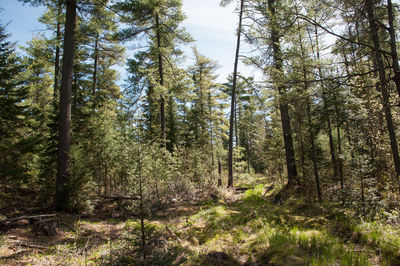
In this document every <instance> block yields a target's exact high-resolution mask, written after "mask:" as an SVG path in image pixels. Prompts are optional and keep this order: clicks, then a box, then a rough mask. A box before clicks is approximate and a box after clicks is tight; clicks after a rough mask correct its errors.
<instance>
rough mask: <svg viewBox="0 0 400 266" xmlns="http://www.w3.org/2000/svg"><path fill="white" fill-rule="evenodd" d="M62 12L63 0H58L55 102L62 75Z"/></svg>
mask: <svg viewBox="0 0 400 266" xmlns="http://www.w3.org/2000/svg"><path fill="white" fill-rule="evenodd" d="M61 13H62V1H61V0H59V1H58V10H57V25H56V42H57V44H56V54H55V60H54V85H53V97H54V102H55V103H56V102H57V97H58V78H59V75H60V42H61V25H60V21H59V19H60V16H61Z"/></svg>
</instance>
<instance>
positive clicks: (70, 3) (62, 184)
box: [54, 0, 76, 210]
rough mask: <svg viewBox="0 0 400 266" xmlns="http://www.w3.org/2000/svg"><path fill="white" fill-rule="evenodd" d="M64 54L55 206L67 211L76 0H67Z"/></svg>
mask: <svg viewBox="0 0 400 266" xmlns="http://www.w3.org/2000/svg"><path fill="white" fill-rule="evenodd" d="M66 7H67V13H66V20H65V34H64V54H63V67H62V79H61V92H60V115H59V123H58V124H59V139H58V158H57V180H56V195H55V201H54V205H55V208H56V209H57V210H65V209H66V208H67V207H68V204H69V188H68V186H69V152H70V146H71V95H72V76H73V69H74V54H75V27H76V0H66Z"/></svg>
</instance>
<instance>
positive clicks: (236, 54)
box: [222, 0, 244, 187]
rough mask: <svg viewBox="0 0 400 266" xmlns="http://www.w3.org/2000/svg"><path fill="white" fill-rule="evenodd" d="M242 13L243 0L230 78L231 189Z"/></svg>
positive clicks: (229, 160) (229, 185) (229, 176)
mask: <svg viewBox="0 0 400 266" xmlns="http://www.w3.org/2000/svg"><path fill="white" fill-rule="evenodd" d="M222 3H223V4H225V5H226V4H227V3H226V1H225V3H224V2H222ZM243 11H244V0H240V10H239V25H238V29H237V39H236V52H235V63H234V66H233V77H232V93H231V112H230V116H229V147H228V149H229V151H228V153H229V156H228V187H233V123H234V117H235V103H236V83H237V73H238V63H239V52H240V37H241V34H242V19H243Z"/></svg>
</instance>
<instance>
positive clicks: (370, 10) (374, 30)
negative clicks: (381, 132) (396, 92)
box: [366, 0, 400, 189]
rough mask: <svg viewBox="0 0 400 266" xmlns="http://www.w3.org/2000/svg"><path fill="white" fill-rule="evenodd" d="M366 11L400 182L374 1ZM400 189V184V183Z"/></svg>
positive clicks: (394, 160) (368, 5)
mask: <svg viewBox="0 0 400 266" xmlns="http://www.w3.org/2000/svg"><path fill="white" fill-rule="evenodd" d="M366 9H367V14H368V22H369V26H370V35H371V39H372V41H373V43H374V48H375V50H374V51H373V53H374V57H375V59H376V63H377V67H378V74H379V87H380V89H381V92H382V100H383V110H384V113H385V118H386V123H387V127H388V131H389V138H390V146H391V148H392V156H393V163H394V167H395V171H396V175H397V179H398V181H400V179H399V177H400V157H399V150H398V147H397V141H396V133H395V129H394V125H393V120H392V112H391V109H390V101H389V97H390V96H389V92H388V90H387V86H386V77H385V68H384V67H385V66H384V63H383V59H382V55H381V53H380V52H379V51H380V50H381V49H380V43H379V35H378V26H377V24H376V21H375V16H374V5H373V2H372V0H367V1H366ZM399 189H400V182H399Z"/></svg>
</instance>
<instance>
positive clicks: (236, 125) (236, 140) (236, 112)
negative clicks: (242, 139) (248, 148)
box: [235, 97, 240, 147]
mask: <svg viewBox="0 0 400 266" xmlns="http://www.w3.org/2000/svg"><path fill="white" fill-rule="evenodd" d="M235 98H237V97H235ZM238 113H239V117H240V106H239V109H238V104H237V99H236V101H235V142H236V147H239V146H240V143H239V136H238V135H239V131H238Z"/></svg>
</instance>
